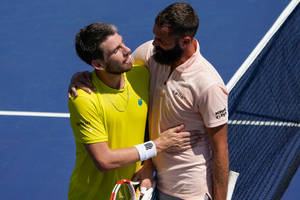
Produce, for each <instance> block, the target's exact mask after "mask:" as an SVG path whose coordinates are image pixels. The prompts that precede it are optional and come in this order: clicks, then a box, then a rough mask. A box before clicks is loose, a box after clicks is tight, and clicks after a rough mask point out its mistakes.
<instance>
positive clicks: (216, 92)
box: [197, 84, 228, 128]
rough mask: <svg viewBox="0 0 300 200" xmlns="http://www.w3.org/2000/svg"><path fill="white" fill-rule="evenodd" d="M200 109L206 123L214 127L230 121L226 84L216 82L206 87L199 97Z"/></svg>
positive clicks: (209, 126) (207, 125)
mask: <svg viewBox="0 0 300 200" xmlns="http://www.w3.org/2000/svg"><path fill="white" fill-rule="evenodd" d="M197 101H198V102H197V103H198V109H199V112H200V114H201V116H202V118H203V121H204V125H205V126H206V127H208V128H213V127H217V126H220V125H222V124H225V123H227V121H228V92H227V90H226V88H225V86H224V85H221V84H220V85H218V84H214V85H212V86H210V87H209V88H208V89H206V90H205V91H204V92H203V93H202V94H201V96H200V97H199V99H198V100H197Z"/></svg>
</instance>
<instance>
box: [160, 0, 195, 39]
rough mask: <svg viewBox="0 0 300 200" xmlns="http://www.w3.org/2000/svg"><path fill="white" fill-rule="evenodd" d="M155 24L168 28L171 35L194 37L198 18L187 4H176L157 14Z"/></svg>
mask: <svg viewBox="0 0 300 200" xmlns="http://www.w3.org/2000/svg"><path fill="white" fill-rule="evenodd" d="M155 24H156V25H158V26H163V25H167V26H169V28H170V30H171V34H174V35H179V36H191V37H194V36H195V35H196V33H197V30H198V26H199V18H198V15H197V13H196V11H195V10H194V9H193V8H192V6H190V5H189V4H188V3H182V2H177V3H173V4H171V5H169V6H168V7H166V8H165V9H163V10H162V11H161V12H159V13H158V15H157V16H156V18H155Z"/></svg>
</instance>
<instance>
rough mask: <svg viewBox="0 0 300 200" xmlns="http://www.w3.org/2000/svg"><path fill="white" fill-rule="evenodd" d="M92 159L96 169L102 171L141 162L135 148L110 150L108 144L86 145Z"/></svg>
mask: <svg viewBox="0 0 300 200" xmlns="http://www.w3.org/2000/svg"><path fill="white" fill-rule="evenodd" d="M84 146H85V148H86V150H87V152H88V153H89V155H90V156H91V157H92V159H93V161H94V163H95V165H96V167H97V168H98V169H99V170H100V171H102V172H105V171H109V170H113V169H116V168H120V167H123V166H126V165H129V164H131V163H134V162H137V161H139V159H140V158H139V153H138V151H137V150H136V149H135V148H134V147H129V148H123V149H110V148H109V146H108V144H107V143H106V142H99V143H93V144H85V145H84Z"/></svg>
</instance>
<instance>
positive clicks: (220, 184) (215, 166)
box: [207, 124, 229, 200]
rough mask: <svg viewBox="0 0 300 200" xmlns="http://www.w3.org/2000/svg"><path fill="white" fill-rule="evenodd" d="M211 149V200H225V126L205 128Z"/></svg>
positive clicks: (226, 147)
mask: <svg viewBox="0 0 300 200" xmlns="http://www.w3.org/2000/svg"><path fill="white" fill-rule="evenodd" d="M207 131H208V133H209V139H210V144H211V149H212V179H213V199H214V200H226V195H227V187H228V173H229V159H228V144H227V125H226V124H225V125H221V126H218V127H215V128H207Z"/></svg>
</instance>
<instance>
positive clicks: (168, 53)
mask: <svg viewBox="0 0 300 200" xmlns="http://www.w3.org/2000/svg"><path fill="white" fill-rule="evenodd" d="M182 54H183V50H182V49H181V48H180V46H179V43H178V42H177V43H176V45H175V47H174V48H173V49H170V50H163V49H162V48H161V47H159V46H155V47H154V54H153V58H154V60H155V61H156V62H158V63H159V64H163V65H173V64H175V63H176V62H177V61H179V60H180V58H181V56H182Z"/></svg>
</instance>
